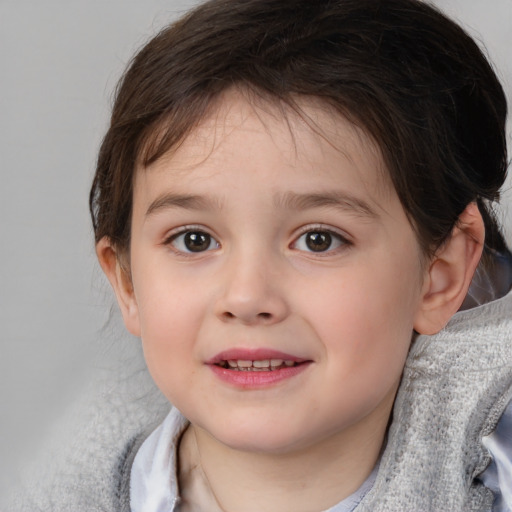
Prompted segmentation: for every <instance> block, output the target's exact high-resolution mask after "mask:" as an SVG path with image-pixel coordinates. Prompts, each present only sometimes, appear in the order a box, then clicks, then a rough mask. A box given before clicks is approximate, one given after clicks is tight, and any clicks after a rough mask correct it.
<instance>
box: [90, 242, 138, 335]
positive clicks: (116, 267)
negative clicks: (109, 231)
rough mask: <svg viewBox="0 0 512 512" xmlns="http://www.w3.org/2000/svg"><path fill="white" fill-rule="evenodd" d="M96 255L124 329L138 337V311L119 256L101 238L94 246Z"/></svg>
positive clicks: (126, 272) (127, 273)
mask: <svg viewBox="0 0 512 512" xmlns="http://www.w3.org/2000/svg"><path fill="white" fill-rule="evenodd" d="M96 255H97V257H98V261H99V263H100V266H101V268H102V269H103V272H104V273H105V275H106V276H107V278H108V280H109V281H110V284H111V285H112V288H113V289H114V293H115V294H116V298H117V303H118V304H119V308H120V309H121V313H122V315H123V320H124V323H125V325H126V328H127V329H128V331H129V332H130V333H132V334H133V335H134V336H140V323H139V310H138V307H137V301H136V298H135V293H134V290H133V285H132V281H131V277H130V275H129V272H128V271H127V270H126V269H125V268H124V267H123V265H122V264H121V258H120V256H119V255H118V254H117V252H116V249H115V248H114V246H113V245H112V243H111V242H110V240H109V239H108V238H107V237H103V238H102V239H101V240H100V241H99V242H98V243H97V244H96Z"/></svg>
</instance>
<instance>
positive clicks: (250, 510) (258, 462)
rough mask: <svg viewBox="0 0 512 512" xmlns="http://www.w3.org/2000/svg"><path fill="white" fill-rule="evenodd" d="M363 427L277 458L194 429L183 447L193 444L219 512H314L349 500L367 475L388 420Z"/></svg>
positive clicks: (377, 453)
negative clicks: (245, 448)
mask: <svg viewBox="0 0 512 512" xmlns="http://www.w3.org/2000/svg"><path fill="white" fill-rule="evenodd" d="M367 423H368V425H361V424H358V426H357V428H349V429H347V430H345V431H343V432H342V433H338V434H336V435H334V436H329V437H328V438H326V439H325V440H323V441H320V442H318V443H316V444H315V446H314V447H311V446H308V447H304V448H301V449H297V450H291V451H288V452H286V453H280V454H274V453H270V454H269V453H261V452H257V453H255V452H247V451H242V450H236V449H232V448H230V447H228V446H226V445H225V444H223V443H220V442H218V441H217V440H216V439H214V438H213V437H212V436H211V435H210V434H208V433H207V432H206V431H204V430H202V429H201V428H199V427H197V426H195V427H194V426H191V427H190V428H189V429H188V431H187V432H186V433H185V436H184V438H183V444H184V445H186V444H189V445H190V443H197V451H196V453H197V457H198V459H199V460H197V461H196V462H197V463H198V464H199V465H201V466H202V469H203V472H204V474H205V476H206V479H207V482H208V485H209V486H210V488H211V492H212V495H213V497H214V499H215V500H216V501H217V502H218V504H219V506H220V508H221V509H222V510H223V511H225V512H234V511H239V510H243V511H244V512H261V510H266V511H272V512H289V511H290V510H298V511H299V510H300V511H301V512H302V511H304V512H316V511H319V510H325V509H328V508H330V507H332V506H333V505H335V504H336V503H338V502H340V501H341V500H343V499H344V498H346V497H348V496H350V495H351V494H352V493H354V492H355V491H356V490H357V489H358V488H359V487H360V486H361V485H362V484H363V482H364V481H365V480H366V478H367V477H368V476H369V475H370V473H371V471H372V469H373V468H374V466H375V464H376V462H377V460H378V458H379V454H380V450H381V447H382V443H383V439H384V435H385V430H386V424H387V416H385V417H382V418H381V421H380V422H379V424H378V425H376V424H375V418H373V421H372V422H370V421H368V422H367ZM181 452H182V450H181V448H180V453H181Z"/></svg>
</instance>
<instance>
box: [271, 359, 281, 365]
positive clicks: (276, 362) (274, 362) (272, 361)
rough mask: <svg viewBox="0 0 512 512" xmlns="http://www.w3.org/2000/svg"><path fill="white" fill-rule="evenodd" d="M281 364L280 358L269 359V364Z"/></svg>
mask: <svg viewBox="0 0 512 512" xmlns="http://www.w3.org/2000/svg"><path fill="white" fill-rule="evenodd" d="M282 364H283V360H282V359H271V360H270V366H281V365H282Z"/></svg>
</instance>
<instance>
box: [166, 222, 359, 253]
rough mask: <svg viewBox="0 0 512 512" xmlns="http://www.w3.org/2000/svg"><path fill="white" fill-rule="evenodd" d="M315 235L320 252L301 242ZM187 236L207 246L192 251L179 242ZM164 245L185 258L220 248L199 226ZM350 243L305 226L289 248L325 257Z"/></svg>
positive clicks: (334, 233)
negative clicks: (194, 236)
mask: <svg viewBox="0 0 512 512" xmlns="http://www.w3.org/2000/svg"><path fill="white" fill-rule="evenodd" d="M311 234H316V235H320V239H319V240H318V242H317V241H315V239H314V238H313V239H311V242H313V243H315V244H316V243H317V248H320V249H321V250H318V251H317V250H314V249H313V248H312V247H311V245H308V241H307V240H304V241H303V242H301V239H302V238H304V237H305V236H307V235H311ZM187 235H199V236H203V237H205V240H204V243H205V244H206V243H207V244H208V245H207V246H206V247H205V248H204V249H203V248H201V247H199V250H197V251H194V250H192V249H190V247H187V246H186V243H187V241H186V239H185V238H183V239H182V240H181V241H180V237H186V236H187ZM177 241H180V242H181V243H180V245H182V247H179V246H178V245H177V243H176V242H177ZM322 243H324V245H325V244H327V247H326V248H325V249H323V248H322ZM163 244H164V245H166V246H170V247H171V248H172V250H173V251H175V252H177V253H179V254H182V255H186V256H192V255H194V254H202V253H206V252H209V251H211V250H214V249H218V248H219V247H220V243H219V242H218V241H217V240H216V239H215V238H214V237H213V236H212V235H210V233H208V232H207V231H206V230H204V229H202V228H201V227H199V226H184V227H182V228H181V229H180V230H179V231H177V232H174V233H172V234H171V235H169V236H168V237H167V238H166V239H165V240H164V242H163ZM299 244H302V245H303V246H304V247H302V248H300V247H298V245H299ZM333 244H335V245H336V246H335V247H332V245H333ZM351 245H352V243H351V242H350V241H349V240H348V239H347V238H346V237H345V236H343V235H342V234H340V233H338V232H337V231H334V230H333V229H329V228H327V227H325V226H322V225H318V226H306V227H305V228H303V230H302V232H301V233H300V234H299V236H298V237H297V238H295V240H294V241H293V242H292V243H291V244H290V248H291V249H294V250H299V251H301V252H305V253H309V254H316V255H318V256H322V255H325V254H327V253H329V254H331V253H337V252H338V251H339V250H343V248H347V247H350V246H351Z"/></svg>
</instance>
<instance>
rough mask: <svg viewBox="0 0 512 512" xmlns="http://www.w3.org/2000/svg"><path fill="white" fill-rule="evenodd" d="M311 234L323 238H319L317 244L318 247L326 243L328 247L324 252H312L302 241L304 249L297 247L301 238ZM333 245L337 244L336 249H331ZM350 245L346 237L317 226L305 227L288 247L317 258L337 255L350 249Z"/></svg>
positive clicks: (305, 242)
mask: <svg viewBox="0 0 512 512" xmlns="http://www.w3.org/2000/svg"><path fill="white" fill-rule="evenodd" d="M313 233H314V234H320V235H322V236H323V238H321V239H320V241H319V242H320V243H319V244H318V246H319V247H320V245H321V243H322V242H326V241H327V243H328V247H327V248H326V249H325V250H319V251H315V250H313V249H312V248H311V246H308V245H307V244H308V242H307V241H306V240H304V245H305V246H306V247H305V248H302V249H301V248H298V247H297V246H298V244H299V242H300V241H301V239H302V238H303V237H305V236H306V235H309V234H313ZM333 244H337V245H336V247H332V245H333ZM351 245H352V242H350V240H348V239H347V237H346V236H344V235H342V234H341V233H339V232H337V231H335V230H333V229H330V228H327V227H326V226H322V225H318V226H307V227H305V228H304V229H303V230H302V232H301V233H300V234H299V236H298V237H297V238H296V239H295V240H294V241H293V242H292V243H291V244H290V247H291V248H292V249H297V250H300V251H303V252H306V253H309V254H315V255H318V256H322V255H327V254H329V255H330V254H332V253H337V252H339V251H340V250H343V249H346V248H348V247H350V246H351Z"/></svg>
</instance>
